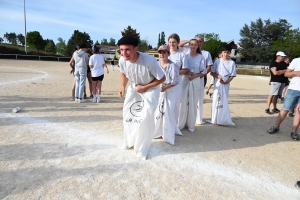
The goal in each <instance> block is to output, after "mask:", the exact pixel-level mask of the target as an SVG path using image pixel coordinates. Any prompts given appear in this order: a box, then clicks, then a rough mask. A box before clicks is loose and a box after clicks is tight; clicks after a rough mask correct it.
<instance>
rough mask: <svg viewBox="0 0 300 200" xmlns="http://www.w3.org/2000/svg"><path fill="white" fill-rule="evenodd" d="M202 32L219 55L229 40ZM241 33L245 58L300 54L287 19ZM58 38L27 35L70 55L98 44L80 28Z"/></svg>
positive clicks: (12, 38) (144, 44)
mask: <svg viewBox="0 0 300 200" xmlns="http://www.w3.org/2000/svg"><path fill="white" fill-rule="evenodd" d="M179 34H180V33H179ZM121 35H122V36H125V35H131V36H134V37H136V38H138V40H139V41H140V44H139V51H142V52H145V51H148V50H150V49H152V48H153V47H152V46H151V45H150V44H149V42H148V40H147V39H140V33H138V32H137V30H136V29H133V28H132V27H131V26H130V25H129V26H127V28H125V29H124V30H123V31H121ZM199 35H201V36H202V37H203V38H204V39H205V43H204V49H205V50H207V51H209V52H210V53H211V55H212V56H213V57H215V56H217V55H218V53H219V50H220V48H221V47H222V46H223V45H224V44H225V43H226V42H223V41H221V40H220V37H219V34H216V33H198V34H196V36H199ZM240 36H241V38H240V41H239V48H238V49H237V52H238V53H240V54H241V56H242V58H244V60H248V61H253V62H270V61H271V60H272V59H274V55H275V53H276V52H277V51H284V52H285V53H286V54H287V55H288V56H289V57H291V58H295V57H298V56H299V55H300V31H299V28H296V29H292V25H291V24H290V23H289V22H288V21H287V20H285V19H279V20H278V21H274V22H272V21H271V20H270V19H267V20H262V19H261V18H259V19H257V20H256V21H251V22H250V25H248V24H245V25H244V26H243V27H242V28H241V29H240ZM57 40H58V42H57V43H56V44H55V43H54V41H53V40H51V39H45V40H44V39H43V37H42V36H41V35H40V33H39V32H38V31H32V32H28V33H27V37H26V41H27V43H28V45H29V46H30V47H32V48H34V49H35V50H37V51H39V50H44V51H46V52H53V53H56V52H57V53H59V54H63V55H66V56H70V55H72V53H73V51H74V47H75V46H76V45H77V44H79V43H86V44H87V45H88V46H92V45H93V44H94V43H93V40H92V39H91V38H90V36H89V34H88V33H86V32H80V31H79V30H74V32H73V34H72V36H71V38H70V39H69V40H68V42H66V41H65V40H63V39H62V38H61V37H59V38H58V39H57ZM3 42H6V43H10V44H20V45H23V46H24V43H25V37H24V36H23V35H22V34H18V35H17V34H16V33H5V34H4V36H3V38H1V37H0V43H3ZM166 43H167V41H166V38H165V33H164V31H162V32H161V33H159V34H158V43H157V47H156V49H157V48H158V47H159V46H160V45H163V44H166ZM95 44H101V45H109V46H115V45H116V41H115V39H113V38H110V39H109V41H108V40H107V39H106V38H103V39H102V40H101V42H100V43H99V42H98V40H97V41H96V42H95Z"/></svg>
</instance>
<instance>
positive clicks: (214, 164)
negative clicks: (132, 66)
mask: <svg viewBox="0 0 300 200" xmlns="http://www.w3.org/2000/svg"><path fill="white" fill-rule="evenodd" d="M68 73H69V67H68V63H65V62H43V61H19V60H18V61H16V60H0V76H1V79H0V87H1V90H0V125H1V127H0V132H1V134H0V180H1V181H0V199H264V200H265V199H300V190H299V189H297V188H296V187H295V186H294V184H295V183H296V181H297V180H300V174H299V169H300V154H299V147H300V142H296V141H292V140H291V138H290V131H291V125H292V118H287V119H286V120H285V121H284V122H283V124H282V125H281V129H280V132H279V133H278V134H274V135H269V134H267V133H266V131H267V129H269V127H270V126H271V125H273V124H274V122H275V118H276V116H277V115H276V114H273V115H267V114H265V113H264V109H265V103H266V98H267V94H268V92H269V85H268V79H267V78H265V77H255V76H242V75H240V76H238V77H237V78H235V79H234V80H233V82H232V84H231V89H230V94H229V95H230V105H229V106H230V109H231V115H232V117H233V121H234V123H235V124H236V127H222V126H216V125H211V124H204V125H201V126H196V131H195V132H194V133H190V132H188V131H187V130H183V134H184V136H177V137H176V144H175V145H174V146H171V145H169V144H167V143H164V142H163V141H162V140H160V139H158V140H153V143H152V146H151V150H150V152H149V155H148V160H146V161H144V160H141V159H139V158H136V157H135V155H134V153H133V151H132V150H127V151H124V150H120V149H119V148H118V147H117V145H120V144H121V143H122V139H123V133H122V130H123V128H122V106H123V99H120V98H119V97H118V96H117V92H118V88H119V71H118V70H117V71H112V70H111V69H110V73H109V74H105V78H104V82H103V94H102V99H101V103H100V104H96V103H92V102H91V101H88V102H87V103H82V104H79V103H75V102H72V101H70V96H71V95H70V94H71V86H72V83H73V77H72V76H71V75H69V74H68ZM209 79H210V78H209ZM88 95H89V92H88ZM17 106H20V107H21V111H20V112H19V113H12V112H11V110H12V109H13V108H14V107H17ZM281 107H282V104H279V106H278V108H279V109H280V108H281ZM210 110H211V99H210V98H209V97H208V96H205V104H204V118H205V119H209V118H210Z"/></svg>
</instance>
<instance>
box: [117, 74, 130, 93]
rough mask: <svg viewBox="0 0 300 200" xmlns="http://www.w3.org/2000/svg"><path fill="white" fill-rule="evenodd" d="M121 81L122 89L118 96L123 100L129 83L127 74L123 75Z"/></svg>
mask: <svg viewBox="0 0 300 200" xmlns="http://www.w3.org/2000/svg"><path fill="white" fill-rule="evenodd" d="M120 80H121V88H120V90H119V93H118V94H119V96H120V97H121V98H123V97H124V96H125V88H126V85H127V83H128V78H127V77H126V76H125V74H123V73H121V75H120Z"/></svg>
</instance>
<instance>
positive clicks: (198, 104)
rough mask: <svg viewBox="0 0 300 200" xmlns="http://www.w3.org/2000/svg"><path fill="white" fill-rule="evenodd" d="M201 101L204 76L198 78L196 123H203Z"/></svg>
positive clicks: (202, 99)
mask: <svg viewBox="0 0 300 200" xmlns="http://www.w3.org/2000/svg"><path fill="white" fill-rule="evenodd" d="M203 102H204V77H202V78H200V91H199V99H198V103H197V118H196V123H197V124H204V121H203V120H202V117H203Z"/></svg>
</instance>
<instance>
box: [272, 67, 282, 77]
mask: <svg viewBox="0 0 300 200" xmlns="http://www.w3.org/2000/svg"><path fill="white" fill-rule="evenodd" d="M276 69H277V68H276V67H272V68H271V72H272V73H273V74H274V75H275V76H279V75H281V74H282V72H280V71H281V70H279V71H276Z"/></svg>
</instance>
